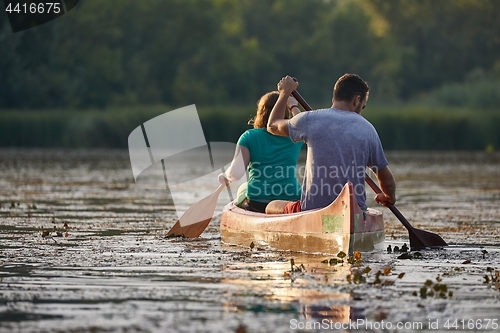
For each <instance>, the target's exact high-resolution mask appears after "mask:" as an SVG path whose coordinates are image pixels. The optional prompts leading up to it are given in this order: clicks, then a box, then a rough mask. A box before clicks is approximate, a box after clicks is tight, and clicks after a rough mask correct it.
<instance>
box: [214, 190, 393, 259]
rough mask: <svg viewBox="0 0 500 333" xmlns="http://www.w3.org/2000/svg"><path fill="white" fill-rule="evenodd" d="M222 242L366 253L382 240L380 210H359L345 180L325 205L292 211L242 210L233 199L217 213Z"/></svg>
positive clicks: (328, 252)
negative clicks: (267, 212)
mask: <svg viewBox="0 0 500 333" xmlns="http://www.w3.org/2000/svg"><path fill="white" fill-rule="evenodd" d="M220 230H221V236H222V241H223V242H224V243H226V244H235V245H241V246H250V244H251V243H252V242H253V243H254V244H255V245H263V246H270V247H272V248H274V249H278V250H285V251H294V252H307V253H325V254H333V255H336V254H338V253H339V252H340V251H343V252H345V253H347V254H349V255H352V254H353V253H354V251H360V252H368V251H373V250H374V249H376V248H377V245H378V244H380V243H382V242H383V240H384V219H383V215H382V212H380V211H378V210H375V209H370V208H368V210H367V211H366V212H364V211H362V210H361V209H360V208H359V206H358V204H357V201H356V197H355V195H354V190H353V185H352V183H350V182H349V183H347V184H346V185H345V186H344V188H343V189H342V191H341V193H340V194H339V195H338V197H337V199H335V201H333V202H332V203H331V204H330V205H329V206H327V207H325V208H320V209H314V210H308V211H305V212H300V213H293V214H263V213H256V212H250V211H246V210H244V209H241V208H239V207H237V206H236V205H235V204H234V203H233V202H231V203H229V204H227V205H226V206H225V207H224V209H223V211H222V215H221V223H220Z"/></svg>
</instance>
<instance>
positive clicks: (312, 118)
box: [288, 109, 388, 210]
mask: <svg viewBox="0 0 500 333" xmlns="http://www.w3.org/2000/svg"><path fill="white" fill-rule="evenodd" d="M288 130H289V132H290V138H291V139H292V140H293V141H294V142H299V141H304V142H305V143H306V144H307V160H306V170H305V174H304V182H303V184H302V197H301V207H302V210H309V209H315V208H321V207H326V206H328V205H329V204H330V203H331V202H332V201H333V200H335V199H336V198H337V196H338V195H339V194H340V191H341V190H342V188H343V187H344V185H345V184H346V183H347V182H348V181H350V182H352V183H353V186H354V192H355V195H356V199H357V201H358V205H359V206H360V207H361V209H363V210H366V208H367V206H366V193H365V180H364V178H365V170H366V167H369V168H371V169H378V170H381V169H383V168H384V167H386V166H387V165H388V162H387V159H386V158H385V155H384V150H383V148H382V143H381V142H380V138H379V136H378V134H377V131H376V130H375V128H374V127H373V125H372V124H370V122H368V121H367V120H366V119H365V118H363V117H362V116H361V115H359V114H357V113H355V112H350V111H342V110H337V109H322V110H316V111H309V112H302V113H300V114H298V115H297V116H295V117H293V118H292V119H291V120H290V122H289V124H288Z"/></svg>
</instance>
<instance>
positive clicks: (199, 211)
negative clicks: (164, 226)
mask: <svg viewBox="0 0 500 333" xmlns="http://www.w3.org/2000/svg"><path fill="white" fill-rule="evenodd" d="M224 187H225V185H223V184H221V185H219V187H218V188H217V189H216V190H215V191H214V192H213V193H212V194H210V195H208V196H206V197H205V198H203V199H201V200H200V201H198V202H197V203H195V204H194V205H192V206H191V207H189V208H188V210H186V212H185V213H184V214H183V215H182V216H181V218H180V219H179V221H177V222H176V223H175V224H174V226H173V227H172V229H170V231H169V232H168V233H167V237H176V236H182V237H186V238H196V237H198V236H200V235H201V233H202V232H203V231H204V230H205V229H206V228H207V227H208V224H209V223H210V221H211V220H212V216H213V215H214V212H215V208H216V207H217V201H218V199H219V195H220V193H221V192H222V190H223V189H224Z"/></svg>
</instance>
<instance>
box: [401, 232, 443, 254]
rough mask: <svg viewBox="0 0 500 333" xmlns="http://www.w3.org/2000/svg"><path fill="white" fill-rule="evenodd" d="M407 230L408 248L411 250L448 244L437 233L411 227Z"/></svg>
mask: <svg viewBox="0 0 500 333" xmlns="http://www.w3.org/2000/svg"><path fill="white" fill-rule="evenodd" d="M408 231H409V236H410V248H411V250H412V251H415V250H421V249H424V248H427V247H442V246H448V244H447V243H446V242H445V241H444V239H442V238H441V236H439V235H438V234H435V233H432V232H429V231H424V230H420V229H416V228H412V229H411V230H408Z"/></svg>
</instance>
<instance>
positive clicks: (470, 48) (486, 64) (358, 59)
mask: <svg viewBox="0 0 500 333" xmlns="http://www.w3.org/2000/svg"><path fill="white" fill-rule="evenodd" d="M498 17H500V6H499V5H498V0H440V1H436V0H239V1H234V0H143V1H136V0H106V1H101V0H82V1H80V4H79V5H78V6H77V7H76V8H75V9H74V10H72V11H71V12H69V13H68V14H66V15H64V16H62V17H60V18H58V19H56V20H54V21H51V22H49V23H47V24H44V25H42V26H40V27H36V28H33V29H29V30H27V31H24V32H20V33H16V34H13V33H12V31H11V30H10V27H9V24H8V19H7V16H6V15H0V108H1V109H26V108H29V109H47V108H52V109H53V108H56V109H62V110H70V109H91V108H94V109H95V108H96V109H103V108H109V107H120V106H134V105H158V104H163V105H172V106H184V105H188V104H193V103H196V104H197V105H198V106H200V105H250V104H254V102H255V101H256V99H257V98H258V97H259V96H260V95H261V94H263V93H264V92H266V91H268V90H271V89H274V88H275V86H276V83H277V81H278V80H279V79H280V78H281V77H282V76H283V75H285V74H290V75H294V76H296V77H297V78H298V79H299V81H300V91H301V93H302V94H303V95H304V96H306V97H307V99H308V100H309V101H310V102H311V103H312V104H313V103H315V104H318V105H322V106H326V105H327V104H328V103H329V101H330V99H331V94H332V88H333V84H334V82H335V80H336V79H337V78H338V77H339V76H340V75H342V74H343V73H346V72H352V73H358V74H359V75H361V76H362V77H363V78H364V79H365V80H367V81H368V83H369V84H370V86H371V89H372V94H371V96H370V99H371V100H372V101H374V102H377V103H381V104H388V103H396V102H401V101H403V102H408V101H411V102H412V101H419V102H423V103H429V104H440V103H441V104H442V105H448V104H449V105H454V106H464V105H468V106H471V107H481V108H484V107H487V108H495V107H496V106H497V105H498V104H499V103H500V92H499V90H500V84H499V82H500V34H499V33H498V31H500V20H498ZM477 87H481V88H477ZM483 95H484V96H483Z"/></svg>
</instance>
